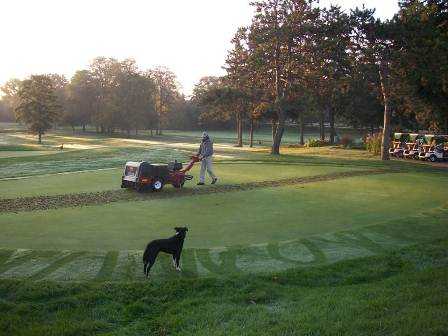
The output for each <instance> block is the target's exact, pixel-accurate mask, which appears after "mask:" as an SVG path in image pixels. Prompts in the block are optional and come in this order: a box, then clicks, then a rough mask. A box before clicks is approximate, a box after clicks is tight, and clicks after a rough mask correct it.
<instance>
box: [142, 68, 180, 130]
mask: <svg viewBox="0 0 448 336" xmlns="http://www.w3.org/2000/svg"><path fill="white" fill-rule="evenodd" d="M147 76H148V77H149V78H151V79H152V80H153V82H154V83H155V86H156V89H155V92H154V102H155V111H156V119H157V120H156V123H157V124H156V134H157V135H162V128H163V127H164V124H165V123H166V120H167V116H166V115H167V114H168V113H169V112H170V110H171V109H172V108H173V106H174V104H175V102H176V100H177V99H179V96H180V95H179V84H178V83H177V79H176V75H175V74H174V73H173V72H171V71H170V70H169V69H167V68H165V67H160V66H159V67H156V68H154V69H151V70H149V71H148V72H147Z"/></svg>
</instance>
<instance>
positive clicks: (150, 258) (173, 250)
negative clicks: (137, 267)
mask: <svg viewBox="0 0 448 336" xmlns="http://www.w3.org/2000/svg"><path fill="white" fill-rule="evenodd" d="M174 230H176V234H175V235H174V236H172V237H171V238H168V239H156V240H153V241H151V242H149V244H148V245H147V246H146V249H145V252H144V253H143V264H144V267H143V272H144V273H145V275H146V277H148V276H149V270H150V269H151V267H152V265H154V262H155V261H156V258H157V255H158V254H159V252H160V251H162V252H165V253H169V254H171V255H172V256H173V264H174V267H176V270H178V271H180V265H179V262H180V254H181V253H182V247H183V246H184V240H185V236H186V234H187V231H188V229H187V228H186V227H175V228H174Z"/></svg>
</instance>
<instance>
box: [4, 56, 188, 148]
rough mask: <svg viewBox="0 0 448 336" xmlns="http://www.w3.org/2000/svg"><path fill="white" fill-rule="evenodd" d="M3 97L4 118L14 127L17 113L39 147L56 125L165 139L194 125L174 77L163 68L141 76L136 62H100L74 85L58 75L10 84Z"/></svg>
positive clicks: (82, 73)
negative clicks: (168, 129)
mask: <svg viewBox="0 0 448 336" xmlns="http://www.w3.org/2000/svg"><path fill="white" fill-rule="evenodd" d="M2 91H3V92H4V96H3V98H2V100H1V101H0V102H1V103H0V117H2V116H3V120H6V121H13V120H14V117H13V116H14V112H15V118H16V119H17V120H18V121H20V122H23V123H24V124H26V125H27V126H28V128H29V129H30V130H31V131H32V132H34V133H35V134H37V135H38V138H39V143H40V142H41V136H42V135H43V134H44V133H45V132H46V131H48V130H49V129H50V128H51V127H52V125H53V124H54V123H58V124H60V125H69V126H71V127H72V128H75V127H76V126H79V127H82V129H83V130H84V131H85V129H86V125H93V126H94V127H96V130H97V132H99V133H106V134H113V133H115V132H117V131H119V132H122V133H125V134H127V135H129V134H131V132H135V134H138V131H139V130H142V129H145V130H150V134H151V135H152V134H155V135H160V134H162V130H163V129H164V128H166V127H168V126H170V127H174V128H179V127H184V128H185V127H186V128H189V127H192V125H193V124H194V121H192V120H193V117H189V114H188V113H187V112H188V106H187V105H188V102H187V101H186V99H185V97H184V95H182V94H181V93H180V86H179V84H178V82H177V79H176V76H175V74H174V73H173V72H171V71H170V70H169V69H167V68H164V67H156V68H153V69H149V70H145V71H142V70H140V69H139V68H138V66H137V64H136V62H135V61H134V60H132V59H125V60H123V61H118V60H116V59H113V58H105V57H98V58H96V59H94V60H93V61H92V63H91V64H90V66H89V67H88V69H85V70H79V71H77V72H76V73H75V74H74V75H73V77H72V78H71V79H70V81H68V80H67V79H66V78H65V76H63V75H59V74H45V75H32V76H30V77H29V78H28V79H25V80H23V81H21V80H18V79H11V80H9V81H8V82H6V83H5V85H3V87H2ZM195 118H196V119H197V117H196V116H195Z"/></svg>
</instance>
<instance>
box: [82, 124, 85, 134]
mask: <svg viewBox="0 0 448 336" xmlns="http://www.w3.org/2000/svg"><path fill="white" fill-rule="evenodd" d="M82 132H83V133H85V132H86V124H82Z"/></svg>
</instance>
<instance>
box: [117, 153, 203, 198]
mask: <svg viewBox="0 0 448 336" xmlns="http://www.w3.org/2000/svg"><path fill="white" fill-rule="evenodd" d="M198 161H200V159H199V157H198V156H197V155H195V156H192V157H191V160H190V162H189V163H188V165H187V166H186V167H185V168H184V169H182V168H183V166H182V163H180V162H177V161H174V162H170V163H168V164H153V163H152V164H151V163H149V162H146V161H139V162H135V161H128V162H126V165H125V167H124V171H123V175H122V177H121V187H122V188H133V189H136V190H137V191H139V192H140V191H146V190H153V191H161V190H162V189H163V186H164V185H165V184H167V183H170V184H172V185H173V186H174V187H175V188H181V187H183V185H184V183H185V181H189V180H191V179H192V178H193V176H192V175H187V174H186V173H187V172H188V171H189V170H190V169H191V168H192V167H193V165H194V164H195V163H196V162H198Z"/></svg>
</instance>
